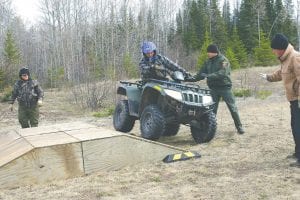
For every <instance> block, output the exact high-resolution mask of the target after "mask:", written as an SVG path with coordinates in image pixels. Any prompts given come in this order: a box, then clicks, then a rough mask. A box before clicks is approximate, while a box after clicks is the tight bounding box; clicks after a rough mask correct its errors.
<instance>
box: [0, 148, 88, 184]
mask: <svg viewBox="0 0 300 200" xmlns="http://www.w3.org/2000/svg"><path fill="white" fill-rule="evenodd" d="M81 175H84V170H83V163H82V153H81V144H80V143H74V144H65V145H58V146H52V147H45V148H38V149H34V150H32V151H30V152H29V153H27V154H26V155H24V156H22V157H20V158H18V159H16V160H14V161H12V162H10V163H9V164H7V165H5V166H4V167H1V168H0V188H14V187H18V186H24V185H32V184H40V183H47V182H49V181H53V180H61V179H67V178H71V177H76V176H81Z"/></svg>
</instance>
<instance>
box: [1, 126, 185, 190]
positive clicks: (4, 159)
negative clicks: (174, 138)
mask: <svg viewBox="0 0 300 200" xmlns="http://www.w3.org/2000/svg"><path fill="white" fill-rule="evenodd" d="M183 151H184V150H181V149H179V148H176V147H172V146H169V145H165V144H161V143H158V142H153V141H148V140H144V139H142V138H139V137H134V136H131V135H128V134H122V133H120V132H116V131H112V130H108V129H104V128H101V127H97V126H94V125H91V124H86V123H80V122H74V123H65V124H56V125H51V126H41V127H36V128H28V129H16V130H11V131H6V132H2V133H1V132H0V189H1V188H15V187H19V186H24V185H31V184H38V183H46V182H49V181H53V180H60V179H67V178H71V177H76V176H81V175H85V174H90V173H93V172H96V171H101V170H116V169H120V168H122V167H124V166H128V165H133V164H137V163H141V162H157V161H161V160H162V159H163V158H164V157H165V156H166V155H168V154H172V153H181V152H183Z"/></svg>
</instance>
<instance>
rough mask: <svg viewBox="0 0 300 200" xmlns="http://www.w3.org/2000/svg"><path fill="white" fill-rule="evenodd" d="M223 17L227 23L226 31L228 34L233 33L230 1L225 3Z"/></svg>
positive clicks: (226, 0)
mask: <svg viewBox="0 0 300 200" xmlns="http://www.w3.org/2000/svg"><path fill="white" fill-rule="evenodd" d="M222 16H223V19H224V22H225V27H226V30H227V32H228V34H230V33H231V31H232V22H231V14H230V4H229V1H228V0H225V1H224V4H223V14H222Z"/></svg>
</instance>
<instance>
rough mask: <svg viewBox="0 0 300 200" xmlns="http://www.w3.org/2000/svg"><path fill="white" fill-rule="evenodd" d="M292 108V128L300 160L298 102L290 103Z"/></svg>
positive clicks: (296, 152)
mask: <svg viewBox="0 0 300 200" xmlns="http://www.w3.org/2000/svg"><path fill="white" fill-rule="evenodd" d="M290 104H291V105H290V108H291V128H292V134H293V138H294V142H295V156H296V158H297V159H298V160H300V108H299V107H298V101H297V100H296V101H291V102H290Z"/></svg>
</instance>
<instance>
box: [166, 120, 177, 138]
mask: <svg viewBox="0 0 300 200" xmlns="http://www.w3.org/2000/svg"><path fill="white" fill-rule="evenodd" d="M179 127H180V124H179V123H178V122H173V123H168V124H166V129H165V132H164V133H163V136H174V135H176V134H177V133H178V130H179Z"/></svg>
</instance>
